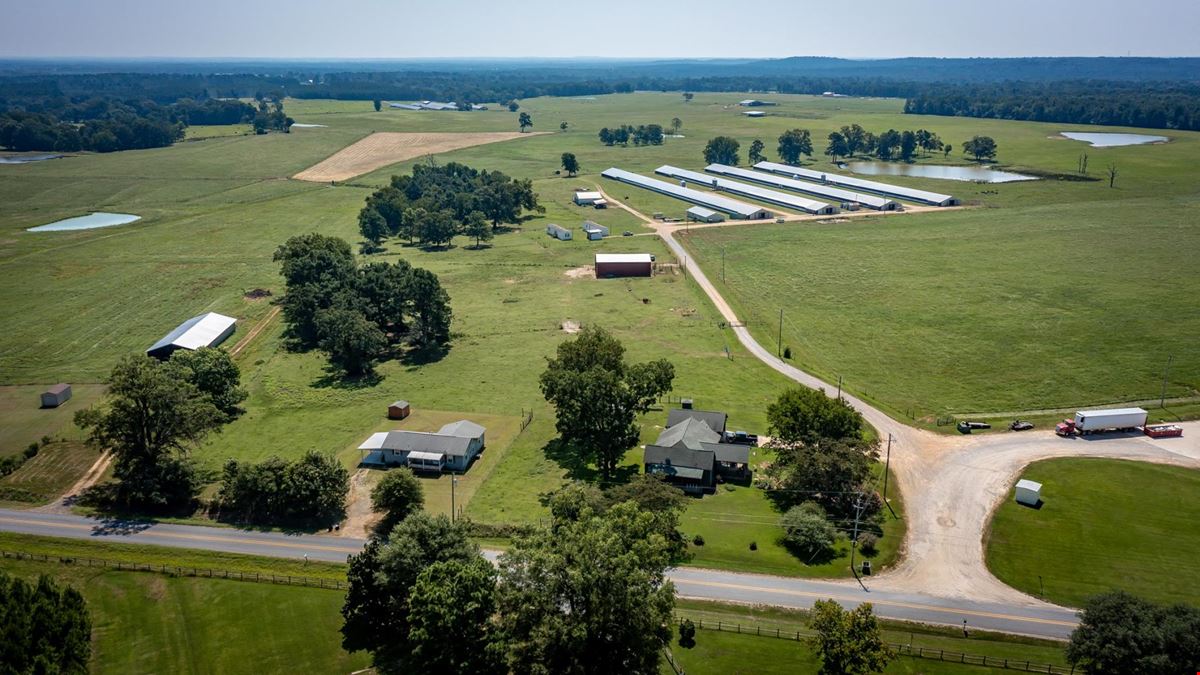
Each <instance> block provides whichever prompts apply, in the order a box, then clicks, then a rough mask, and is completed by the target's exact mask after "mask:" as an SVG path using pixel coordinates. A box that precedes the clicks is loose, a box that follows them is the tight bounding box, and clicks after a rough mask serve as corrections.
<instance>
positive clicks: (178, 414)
mask: <svg viewBox="0 0 1200 675" xmlns="http://www.w3.org/2000/svg"><path fill="white" fill-rule="evenodd" d="M188 375H189V373H188V372H187V371H186V369H184V368H183V367H182V366H180V365H179V364H172V363H170V362H167V363H162V362H159V361H156V360H154V359H152V358H150V357H148V356H145V355H140V356H128V357H126V358H124V359H122V360H121V361H120V362H118V363H117V365H116V366H115V367H114V368H113V370H112V373H111V374H110V375H109V377H108V392H107V394H106V397H105V401H104V403H103V404H102V405H100V406H97V407H94V408H88V409H87V410H80V411H78V412H76V413H75V424H77V425H78V426H79V427H81V428H83V429H85V430H87V431H88V440H89V442H91V443H92V444H93V445H95V446H96V447H100V448H109V449H110V450H111V451H112V452H113V455H114V457H115V459H114V463H113V465H114V470H113V473H114V475H115V476H116V478H117V480H118V484H117V488H116V494H115V497H116V500H117V502H118V503H119V504H121V505H123V506H126V507H132V508H147V509H162V508H178V507H181V506H186V505H188V504H190V503H191V501H192V500H193V499H194V498H195V495H196V493H197V492H198V490H199V481H198V479H197V478H196V475H195V471H194V469H193V467H192V465H191V464H190V463H189V462H188V461H187V453H188V451H189V450H190V449H192V448H194V447H196V446H198V445H199V444H200V442H201V441H203V440H204V438H205V437H206V436H207V435H208V434H209V433H211V432H213V431H215V430H217V429H219V428H220V427H221V425H222V424H223V423H224V422H225V420H226V416H225V415H224V414H223V413H222V412H221V411H220V410H218V409H217V407H216V406H215V405H214V404H213V401H212V399H211V398H210V396H209V395H208V394H205V393H204V392H202V391H200V389H199V388H197V387H196V385H195V384H192V382H191V381H189V379H188Z"/></svg>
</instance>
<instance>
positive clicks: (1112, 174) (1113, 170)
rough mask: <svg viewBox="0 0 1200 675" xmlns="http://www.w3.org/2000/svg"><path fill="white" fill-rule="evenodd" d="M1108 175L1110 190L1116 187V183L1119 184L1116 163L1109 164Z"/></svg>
mask: <svg viewBox="0 0 1200 675" xmlns="http://www.w3.org/2000/svg"><path fill="white" fill-rule="evenodd" d="M1106 173H1107V174H1108V187H1110V188H1111V187H1115V186H1116V183H1117V164H1116V162H1110V163H1109V165H1108V169H1107V170H1106Z"/></svg>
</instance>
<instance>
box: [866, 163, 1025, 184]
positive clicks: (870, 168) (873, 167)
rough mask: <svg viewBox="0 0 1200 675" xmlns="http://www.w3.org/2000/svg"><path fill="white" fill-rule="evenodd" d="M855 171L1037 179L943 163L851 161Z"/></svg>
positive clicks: (990, 179) (970, 178) (995, 179)
mask: <svg viewBox="0 0 1200 675" xmlns="http://www.w3.org/2000/svg"><path fill="white" fill-rule="evenodd" d="M848 166H849V168H850V170H851V171H853V172H854V173H858V174H863V175H866V176H916V177H918V178H941V179H943V180H964V181H974V182H977V183H1012V182H1014V181H1019V180H1037V177H1036V176H1026V175H1024V174H1020V173H1013V172H1011V171H999V170H997V169H989V168H987V167H985V166H945V165H942V164H891V163H884V162H850V164H849V165H848Z"/></svg>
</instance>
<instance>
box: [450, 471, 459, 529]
mask: <svg viewBox="0 0 1200 675" xmlns="http://www.w3.org/2000/svg"><path fill="white" fill-rule="evenodd" d="M456 485H458V476H457V475H456V474H455V473H454V472H453V471H451V472H450V522H452V523H453V522H454V515H455V513H454V512H455V508H454V486H456Z"/></svg>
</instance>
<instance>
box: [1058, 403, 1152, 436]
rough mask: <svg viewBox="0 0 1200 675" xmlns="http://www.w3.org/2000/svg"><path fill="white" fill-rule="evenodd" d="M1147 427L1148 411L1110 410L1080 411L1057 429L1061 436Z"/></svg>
mask: <svg viewBox="0 0 1200 675" xmlns="http://www.w3.org/2000/svg"><path fill="white" fill-rule="evenodd" d="M1145 425H1146V411H1145V410H1142V409H1141V408H1112V409H1110V410H1080V411H1079V412H1077V413H1075V419H1065V420H1063V421H1062V422H1060V423H1059V424H1058V425H1057V426H1056V427H1055V429H1054V430H1055V433H1057V434H1058V435H1059V436H1074V435H1075V434H1079V435H1081V436H1086V435H1088V434H1095V433H1103V432H1105V431H1133V430H1135V429H1137V428H1138V427H1142V426H1145Z"/></svg>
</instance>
